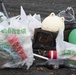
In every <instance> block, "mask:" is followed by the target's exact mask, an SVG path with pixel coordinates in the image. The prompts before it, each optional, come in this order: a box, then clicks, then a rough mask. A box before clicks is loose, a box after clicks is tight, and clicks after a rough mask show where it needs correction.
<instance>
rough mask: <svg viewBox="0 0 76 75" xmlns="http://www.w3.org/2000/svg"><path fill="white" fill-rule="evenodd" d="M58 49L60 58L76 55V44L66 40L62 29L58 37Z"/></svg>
mask: <svg viewBox="0 0 76 75" xmlns="http://www.w3.org/2000/svg"><path fill="white" fill-rule="evenodd" d="M56 50H57V56H58V58H59V59H67V58H71V57H72V56H74V55H76V45H74V44H71V43H69V42H66V41H64V30H60V31H59V33H58V36H57V38H56Z"/></svg>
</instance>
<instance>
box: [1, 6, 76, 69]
mask: <svg viewBox="0 0 76 75" xmlns="http://www.w3.org/2000/svg"><path fill="white" fill-rule="evenodd" d="M71 12H73V13H72V14H71ZM75 25H76V21H75V13H74V11H73V9H72V8H71V7H69V8H67V9H66V10H63V11H61V12H60V13H58V14H57V15H56V14H55V13H53V12H52V13H51V14H50V15H49V16H47V17H46V18H45V19H44V20H43V21H41V16H40V15H39V14H34V15H33V16H32V15H31V14H30V15H26V13H25V11H24V10H23V7H22V6H21V10H20V15H18V16H14V17H11V18H7V17H6V16H5V15H4V14H3V13H2V12H0V60H1V62H0V68H21V67H22V66H24V67H25V69H29V68H30V66H31V65H32V64H33V62H34V60H35V59H34V56H36V57H39V58H42V59H45V60H46V62H44V63H40V64H37V66H39V65H40V66H42V65H48V64H49V65H54V66H53V68H55V69H57V68H59V65H63V66H67V67H74V68H76V65H75V61H76V58H75V57H76V43H74V42H75V41H76V40H75V37H76V34H75V32H76V29H75ZM70 29H71V30H70ZM73 29H75V30H73ZM66 30H70V32H69V34H68V37H67V38H69V40H67V41H65V38H64V37H65V36H64V34H66V32H65V31H66ZM72 30H73V31H74V33H73V32H72ZM64 32H65V33H64ZM72 34H74V35H72ZM71 36H72V37H71ZM72 39H74V41H73V40H72ZM36 50H41V51H42V52H44V50H45V51H47V52H48V56H49V57H48V56H42V55H38V54H35V53H34V52H35V51H36ZM49 51H50V52H49ZM50 67H51V66H50Z"/></svg>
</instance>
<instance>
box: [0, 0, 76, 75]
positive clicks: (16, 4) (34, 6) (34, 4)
mask: <svg viewBox="0 0 76 75" xmlns="http://www.w3.org/2000/svg"><path fill="white" fill-rule="evenodd" d="M2 1H3V2H4V4H5V6H6V9H7V11H8V14H9V16H14V15H18V14H19V13H20V12H19V11H20V6H21V5H22V6H23V8H24V9H25V11H26V13H27V14H29V13H31V14H34V13H38V14H41V17H42V18H43V17H45V16H47V15H49V14H50V13H51V12H55V13H58V12H59V11H61V10H63V9H65V8H67V7H68V6H71V7H73V8H74V10H75V12H76V4H75V3H76V0H66V1H65V0H2ZM38 61H41V60H40V59H39V60H38ZM38 61H37V60H36V61H35V62H34V63H37V62H38ZM71 72H75V71H70V70H69V69H59V70H49V69H47V68H42V69H38V68H37V67H35V65H33V66H32V67H31V68H30V69H29V70H28V71H25V70H24V69H1V70H0V75H75V73H72V74H71Z"/></svg>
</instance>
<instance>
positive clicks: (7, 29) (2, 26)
mask: <svg viewBox="0 0 76 75" xmlns="http://www.w3.org/2000/svg"><path fill="white" fill-rule="evenodd" d="M21 9H22V7H21ZM25 17H26V14H25V13H24V12H23V11H21V17H20V20H19V18H17V19H16V17H13V18H9V22H10V25H9V24H8V22H7V20H6V21H3V22H1V23H0V55H2V54H3V55H4V56H2V57H1V59H2V61H4V63H3V62H2V61H1V62H0V67H1V68H5V67H9V68H16V67H22V66H23V65H26V66H27V67H26V69H29V67H30V66H31V65H32V64H33V61H34V58H33V50H32V41H31V34H30V31H29V28H28V25H27V22H26V20H25ZM6 56H7V57H6ZM8 58H9V60H8ZM4 59H6V61H5V60H4Z"/></svg>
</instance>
